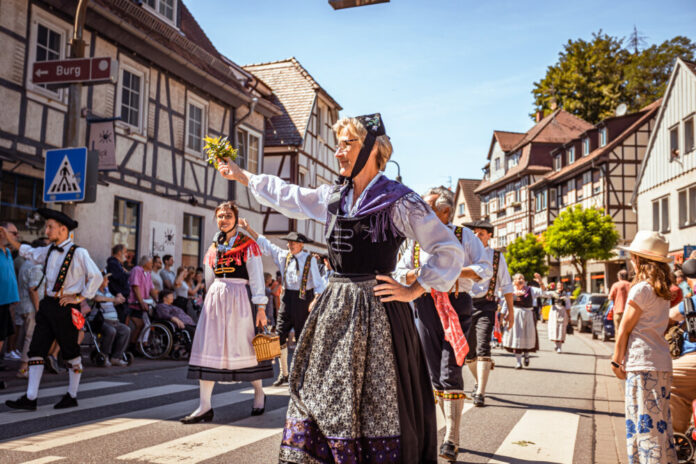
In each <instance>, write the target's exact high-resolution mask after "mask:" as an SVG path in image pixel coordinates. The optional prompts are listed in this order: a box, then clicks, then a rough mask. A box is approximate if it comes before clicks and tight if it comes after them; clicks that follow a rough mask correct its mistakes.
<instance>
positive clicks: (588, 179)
mask: <svg viewBox="0 0 696 464" xmlns="http://www.w3.org/2000/svg"><path fill="white" fill-rule="evenodd" d="M591 183H592V171H586V172H583V173H582V185H587V184H591Z"/></svg>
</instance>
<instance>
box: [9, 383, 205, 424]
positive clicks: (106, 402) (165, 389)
mask: <svg viewBox="0 0 696 464" xmlns="http://www.w3.org/2000/svg"><path fill="white" fill-rule="evenodd" d="M189 390H198V385H164V386H160V387H152V388H143V389H141V390H131V391H127V392H123V393H116V394H113V395H106V396H97V397H94V398H87V399H84V400H83V399H80V397H79V394H78V397H77V401H78V407H76V408H69V409H61V410H60V413H56V410H55V409H53V405H52V404H44V405H43V406H41V407H39V408H38V409H37V410H36V411H10V412H3V413H0V424H3V425H7V424H14V423H16V422H23V421H27V420H31V419H40V418H46V417H55V416H58V415H60V414H68V413H72V412H74V411H80V410H85V409H91V408H103V407H104V406H110V405H112V404H118V403H128V402H131V401H137V400H142V399H148V398H154V397H156V396H161V395H169V394H173V393H179V392H184V391H189ZM39 400H41V398H40V397H39Z"/></svg>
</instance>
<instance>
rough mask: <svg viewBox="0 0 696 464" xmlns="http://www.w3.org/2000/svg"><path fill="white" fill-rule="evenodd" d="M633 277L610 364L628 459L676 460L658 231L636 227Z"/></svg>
mask: <svg viewBox="0 0 696 464" xmlns="http://www.w3.org/2000/svg"><path fill="white" fill-rule="evenodd" d="M619 248H620V249H623V250H625V251H628V252H629V253H630V255H631V263H632V264H633V267H634V269H635V273H636V276H635V278H634V279H633V282H632V285H631V290H630V291H629V293H628V299H627V304H626V309H625V311H624V316H623V319H622V320H621V325H620V326H619V333H618V335H617V336H616V345H615V348H614V355H613V356H612V360H611V366H612V370H613V371H614V375H616V377H617V378H619V379H625V380H626V406H625V408H626V441H627V451H628V458H629V462H633V463H641V464H657V463H673V462H677V455H676V451H675V448H674V436H673V432H672V417H671V414H670V409H669V394H670V388H671V385H672V358H671V357H670V354H669V345H668V344H667V341H666V340H665V337H664V333H665V330H666V329H667V323H668V320H669V302H670V298H671V293H670V290H669V287H670V280H671V277H670V272H671V271H670V269H669V266H668V264H667V263H668V262H669V261H670V260H671V259H670V257H669V256H668V252H669V244H668V243H667V241H666V240H665V238H664V237H663V236H662V235H660V234H658V233H657V232H648V231H639V232H638V233H637V234H636V236H635V238H634V239H633V242H631V245H630V246H628V247H619Z"/></svg>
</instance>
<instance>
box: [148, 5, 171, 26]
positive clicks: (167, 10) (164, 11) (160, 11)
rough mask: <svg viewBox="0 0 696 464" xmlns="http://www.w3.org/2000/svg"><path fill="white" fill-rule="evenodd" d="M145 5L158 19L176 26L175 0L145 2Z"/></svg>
mask: <svg viewBox="0 0 696 464" xmlns="http://www.w3.org/2000/svg"><path fill="white" fill-rule="evenodd" d="M145 5H146V6H147V7H148V9H150V10H151V11H152V12H154V13H155V14H156V15H157V16H159V17H160V18H162V19H164V20H165V21H167V22H168V23H170V24H172V25H176V7H177V0H145Z"/></svg>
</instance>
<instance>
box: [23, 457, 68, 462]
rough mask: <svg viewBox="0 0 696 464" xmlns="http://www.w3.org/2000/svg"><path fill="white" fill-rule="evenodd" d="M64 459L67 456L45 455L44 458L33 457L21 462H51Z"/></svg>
mask: <svg viewBox="0 0 696 464" xmlns="http://www.w3.org/2000/svg"><path fill="white" fill-rule="evenodd" d="M63 459H66V458H64V457H61V456H44V457H42V458H38V459H33V460H31V461H24V462H22V463H20V464H47V463H49V462H56V461H62V460H63Z"/></svg>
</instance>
